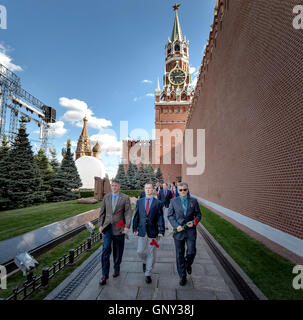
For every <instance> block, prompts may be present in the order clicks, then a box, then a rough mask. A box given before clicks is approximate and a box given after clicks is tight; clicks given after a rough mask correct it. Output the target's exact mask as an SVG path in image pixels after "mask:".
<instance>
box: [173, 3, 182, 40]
mask: <svg viewBox="0 0 303 320" xmlns="http://www.w3.org/2000/svg"><path fill="white" fill-rule="evenodd" d="M173 8H174V11H175V12H176V15H175V22H174V27H173V32H172V35H171V41H175V40H179V41H182V40H183V38H182V31H181V26H180V21H179V17H178V10H179V8H180V4H175V5H174V6H173Z"/></svg>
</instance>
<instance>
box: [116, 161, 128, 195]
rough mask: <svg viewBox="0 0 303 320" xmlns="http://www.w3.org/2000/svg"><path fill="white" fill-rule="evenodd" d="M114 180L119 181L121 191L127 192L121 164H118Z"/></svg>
mask: <svg viewBox="0 0 303 320" xmlns="http://www.w3.org/2000/svg"><path fill="white" fill-rule="evenodd" d="M115 179H117V180H119V181H120V187H121V189H122V190H127V179H126V175H125V171H124V167H123V164H122V163H120V164H119V168H118V172H117V175H116V177H115Z"/></svg>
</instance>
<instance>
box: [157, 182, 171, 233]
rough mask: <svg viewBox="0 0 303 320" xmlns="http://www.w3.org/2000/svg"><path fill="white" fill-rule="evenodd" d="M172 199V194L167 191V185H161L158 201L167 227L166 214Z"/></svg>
mask: <svg viewBox="0 0 303 320" xmlns="http://www.w3.org/2000/svg"><path fill="white" fill-rule="evenodd" d="M172 198H173V194H172V192H171V191H170V190H168V186H167V183H163V189H160V191H159V193H158V200H160V201H161V203H162V206H163V215H164V221H165V225H166V226H168V220H167V212H168V207H169V203H170V200H171V199H172ZM166 229H168V227H166Z"/></svg>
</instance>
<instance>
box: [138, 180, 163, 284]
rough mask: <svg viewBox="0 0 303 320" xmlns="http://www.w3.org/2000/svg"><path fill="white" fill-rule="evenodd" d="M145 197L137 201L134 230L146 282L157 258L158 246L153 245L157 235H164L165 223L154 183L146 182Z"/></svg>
mask: <svg viewBox="0 0 303 320" xmlns="http://www.w3.org/2000/svg"><path fill="white" fill-rule="evenodd" d="M144 190H145V194H146V197H145V198H141V199H139V200H138V201H137V203H136V213H135V216H134V219H133V232H134V235H135V236H138V249H137V253H138V256H139V257H140V259H142V261H143V272H144V273H145V281H146V283H151V282H152V279H151V276H150V275H151V271H152V268H153V266H154V263H155V260H156V250H157V249H156V246H155V245H152V244H151V243H153V241H155V238H156V237H161V238H162V237H163V236H164V232H165V225H164V219H163V211H162V204H161V202H160V201H159V200H158V199H156V198H154V197H153V192H154V188H153V184H152V183H146V184H145V187H144Z"/></svg>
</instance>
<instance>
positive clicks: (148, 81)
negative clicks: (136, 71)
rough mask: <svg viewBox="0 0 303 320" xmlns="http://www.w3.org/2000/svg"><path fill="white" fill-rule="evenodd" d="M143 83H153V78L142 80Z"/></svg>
mask: <svg viewBox="0 0 303 320" xmlns="http://www.w3.org/2000/svg"><path fill="white" fill-rule="evenodd" d="M142 83H153V82H152V81H151V80H142Z"/></svg>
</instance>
